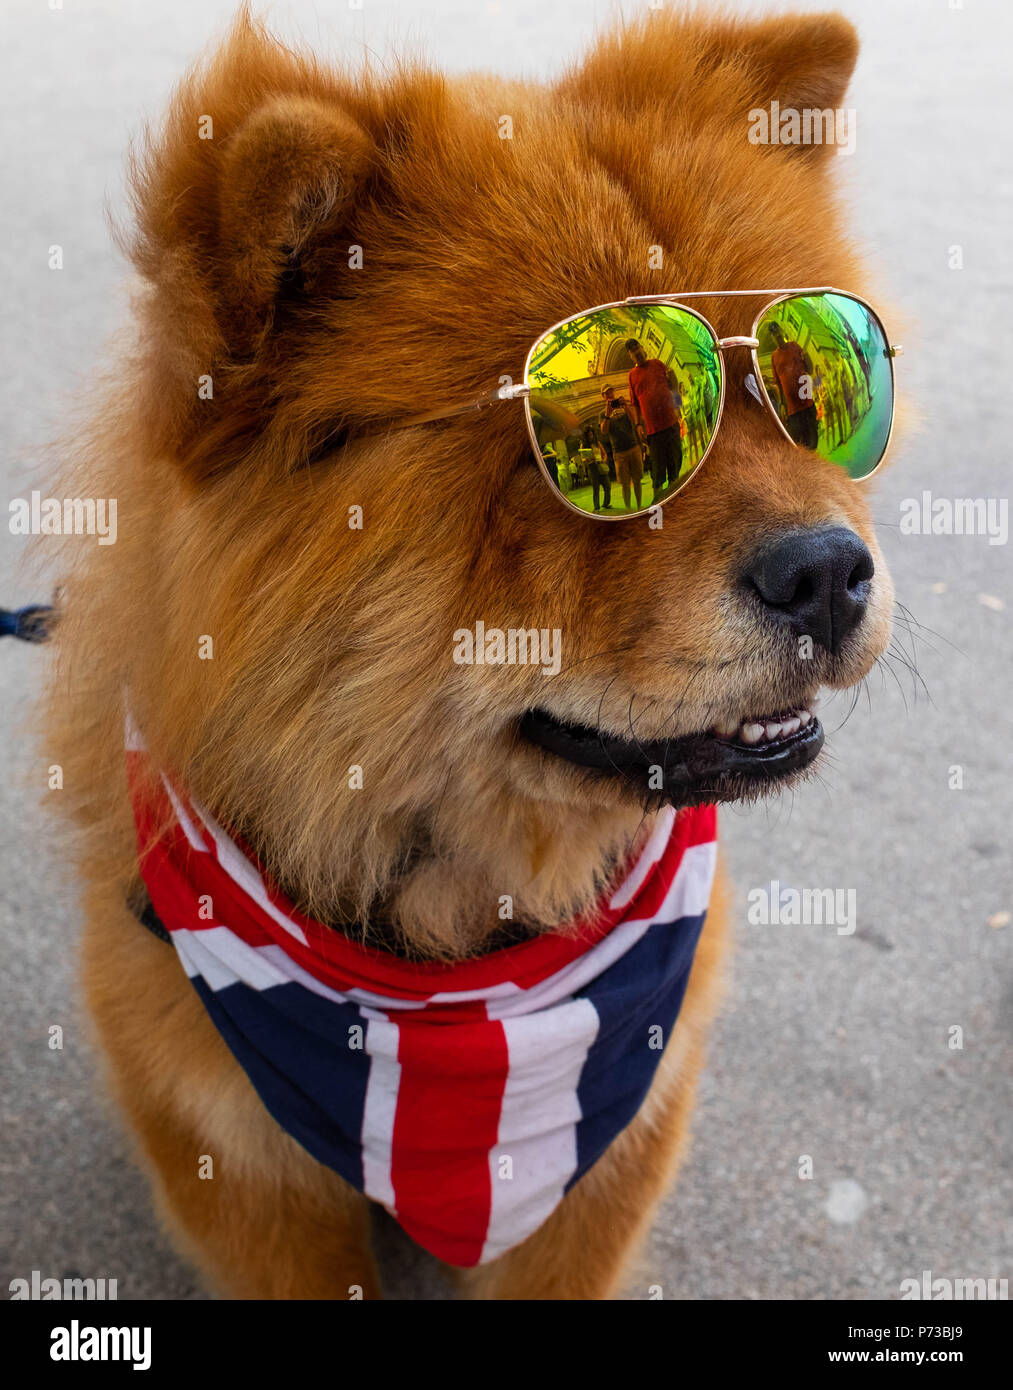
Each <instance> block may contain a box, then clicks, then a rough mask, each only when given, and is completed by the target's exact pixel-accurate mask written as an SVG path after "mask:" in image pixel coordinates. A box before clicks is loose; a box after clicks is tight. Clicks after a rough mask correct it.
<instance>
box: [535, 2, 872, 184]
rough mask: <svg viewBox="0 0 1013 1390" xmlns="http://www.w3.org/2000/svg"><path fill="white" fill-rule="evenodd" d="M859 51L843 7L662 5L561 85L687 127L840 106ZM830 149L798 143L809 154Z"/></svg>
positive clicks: (606, 104)
mask: <svg viewBox="0 0 1013 1390" xmlns="http://www.w3.org/2000/svg"><path fill="white" fill-rule="evenodd" d="M857 57H858V35H857V33H856V31H855V27H854V25H853V24H851V23H849V21H848V20H846V19H845V18H844V16H843V15H840V14H812V15H793V16H784V17H782V18H774V19H765V20H760V21H758V22H754V21H750V20H740V19H730V18H719V19H706V18H702V17H700V16H699V15H695V14H693V12H691V11H690V12H677V13H674V14H673V13H668V12H665V11H659V12H657V13H651V14H648V15H647V16H645V17H644V18H643V19H641V20H640V21H638V22H637V23H635V24H632V25H630V26H624V27H622V28H619V29H617V30H615V31H613V32H612V33H609V34H606V35H605V36H604V37H603V38H602V39H601V40H599V42H598V44H597V45H596V47H595V48H594V49H593V51H592V52H591V54H590V55H589V57H588V58H587V59H586V60H585V61H584V62H583V63H581V64H580V66H579V67H578V68H577V69H576V70H574V71H573V72H571V73H570V74H569V75H568V76H567V77H565V78H564V79H563V81H562V82H561V83H560V84H559V91H560V92H561V93H562V94H563V95H565V96H567V97H570V98H571V99H575V100H577V101H578V102H580V104H581V105H583V106H587V107H590V108H598V109H605V110H607V111H610V112H613V113H614V112H616V111H619V112H620V113H628V114H629V115H630V116H633V117H636V118H640V119H645V118H646V119H650V118H652V117H653V118H655V119H656V120H657V121H658V122H659V124H660V126H661V127H662V128H663V127H664V124H665V122H666V121H667V120H671V121H675V122H676V123H677V124H678V126H679V127H681V128H683V129H690V130H691V129H692V128H693V127H694V126H696V127H704V126H714V125H720V126H722V127H725V128H727V127H728V125H729V124H730V123H732V122H741V129H742V131H743V136H744V137H745V135H746V132H747V129H748V127H747V118H748V113H749V112H750V111H751V110H755V109H756V108H769V106H770V103H771V102H772V101H777V102H779V103H780V106H781V108H782V110H787V109H789V108H790V109H793V110H797V111H803V110H819V111H824V110H827V109H834V110H836V108H838V107H839V106H840V103H841V102H842V100H843V98H844V94H845V92H846V91H847V87H848V82H849V81H850V79H851V74H852V72H853V71H854V67H855V62H856V60H857ZM823 148H825V147H817V146H812V145H808V146H807V145H800V146H798V147H794V148H793V149H792V153H797V154H801V155H802V156H803V157H805V158H810V157H812V156H813V155H814V154H817V153H819V152H821V151H822V149H823Z"/></svg>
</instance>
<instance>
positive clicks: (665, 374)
mask: <svg viewBox="0 0 1013 1390" xmlns="http://www.w3.org/2000/svg"><path fill="white" fill-rule="evenodd" d="M626 351H627V352H628V353H629V355H630V357H631V359H632V361H633V367H632V368H631V370H630V374H629V377H628V378H627V381H628V384H629V388H630V404H631V405H632V406H633V413H634V416H635V418H636V422H637V427H638V429H639V431H640V434H641V436H642V438H643V439H644V442H645V443H646V445H647V452H648V454H649V455H650V458H651V482H652V483H653V484H654V500H655V501H657V500H658V497H659V495H660V494H661V493H662V492H663V491H664V490H665V489H666V487H667V488H669V489H671V488H674V487H675V485H676V483H677V482H678V479H679V469H680V468H681V467H682V435H681V433H680V431H679V420H680V419H681V417H682V396H681V395H680V394H679V387H678V383H677V381H676V378H675V373H674V372H673V371H672V369H671V368H670V367H666V366H665V364H664V363H663V362H662V361H661V359H660V358H659V357H648V356H647V353H646V352H645V351H644V349H643V346H642V344H641V343H639V342H638V341H637V339H636V338H628V339H627V340H626ZM666 479H667V483H666Z"/></svg>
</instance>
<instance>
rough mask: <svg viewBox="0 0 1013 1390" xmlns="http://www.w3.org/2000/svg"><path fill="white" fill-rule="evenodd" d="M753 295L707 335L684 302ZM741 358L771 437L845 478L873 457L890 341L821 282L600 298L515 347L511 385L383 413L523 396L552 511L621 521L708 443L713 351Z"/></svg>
mask: <svg viewBox="0 0 1013 1390" xmlns="http://www.w3.org/2000/svg"><path fill="white" fill-rule="evenodd" d="M726 298H738V299H743V298H745V299H754V300H755V299H762V300H764V301H765V303H764V306H763V308H762V309H761V310H760V311H759V313H758V314H757V315H756V317H755V318H754V320H753V324H752V329H751V332H750V333H749V335H748V336H743V337H727V338H719V337H718V335H717V333H716V332H715V331H714V329H713V328H712V326H711V325H710V324H709V323H708V322H707V320H706V319H705V318H704V316H703V315H702V314H699V313H697V312H696V310H695V309H693V308H691V307H689V306H688V305H687V304H686V303H685V302H684V301H685V300H689V299H726ZM734 348H744V349H748V350H749V352H750V353H751V355H752V361H753V373H752V377H751V378H750V377H749V376H747V377H746V380H745V384H746V386H747V387H748V388H750V390H751V392H752V394H753V395H754V396H755V397H756V399H757V400H758V401H760V403H761V404H764V405H766V407H767V409H768V410H769V411H770V413H771V415H772V416H773V417H774V420H775V421H776V423H777V428H778V429H779V430H780V431H781V433H782V434H783V435H784V436H785V437H786V438H787V439H789V440H790V441H791V443H792V444H794V445H796V446H797V447H798V448H799V449H801V450H803V451H804V450H809V451H811V452H812V453H815V454H818V455H819V456H820V457H821V458H823V459H825V460H827V461H828V462H830V463H833V464H836V465H838V466H839V467H840V468H842V469H844V471H845V472H846V473H847V474H848V476H849V477H850V478H852V479H854V480H855V481H858V480H860V479H862V478H868V477H869V476H870V474H872V473H874V472H875V471H876V469H877V468H878V467H879V465H880V464H881V463H882V461H883V459H884V457H885V455H886V451H887V447H888V446H889V443H890V434H891V432H892V429H893V417H894V370H893V359H894V358H895V357H897V356H899V354H900V353H901V352H902V351H903V349H902V348H901V346H900V344H899V343H894V344H891V343H890V341H889V338H888V337H887V333H886V330H885V328H884V327H883V324H882V322H881V320H880V318H879V315H878V314H877V313H876V311H875V310H874V309H873V308H872V306H871V305H870V304H867V303H866V301H865V300H864V299H860V298H858V296H857V295H853V294H847V293H845V292H843V291H841V290H836V289H833V288H830V287H828V286H820V287H817V288H812V289H781V290H694V291H692V292H690V293H680V294H671V295H644V296H634V297H632V298H629V299H625V300H621V301H617V302H616V303H614V304H600V305H598V306H597V307H596V308H594V309H587V310H585V311H584V312H583V313H581V314H575V315H573V316H572V317H571V318H567V319H563V320H562V322H560V323H557V324H555V325H554V326H553V327H552V328H550V329H548V330H547V331H546V332H545V333H543V334H542V335H541V337H539V338H538V339H537V341H536V342H535V344H534V346H533V347H532V348H531V350H530V352H529V353H528V357H527V361H526V362H525V365H524V383H523V385H521V386H507V387H503V388H501V389H500V390H498V391H494V392H491V393H490V394H488V395H486V396H483V397H481V398H480V399H478V400H472V401H469V402H467V403H464V404H461V405H458V406H451V407H449V408H447V409H437V410H431V411H428V412H426V413H425V414H422V415H413V416H410V417H402V418H401V419H400V420H397V421H391V422H390V423H389V424H388V426H387V428H404V427H406V426H411V425H421V424H427V423H429V422H431V421H435V420H446V419H450V418H452V417H454V416H459V415H464V414H469V413H473V412H476V411H480V410H485V409H487V408H488V407H489V406H492V405H495V404H497V403H498V402H501V401H515V400H523V401H524V408H525V412H526V415H527V423H528V433H529V435H530V437H531V445H532V449H533V450H534V454H535V458H536V460H537V462H538V466H539V467H540V469H541V471H542V473H543V475H544V478H545V481H546V482H547V483H548V485H549V487H550V488H551V489H552V491H553V492H554V493H555V494H556V496H557V497H558V498H559V500H560V501H561V502H562V503H563V505H564V506H566V507H568V508H569V509H570V510H571V511H575V512H580V513H581V515H583V516H586V517H588V518H589V519H592V520H595V521H625V520H628V519H630V518H632V517H637V516H642V515H643V514H644V513H645V512H650V511H651V510H652V509H653V508H654V507H655V506H663V505H664V504H665V503H667V502H669V501H671V499H672V498H673V497H675V496H676V495H677V494H678V493H679V492H681V490H682V489H683V488H684V487H685V486H686V484H687V483H688V482H689V481H690V479H691V478H693V477H695V475H696V474H697V472H698V471H699V469H700V467H701V465H702V464H703V463H704V461H705V459H706V458H707V455H708V454H709V453H710V451H711V448H712V447H713V445H714V441H715V439H716V437H717V433H718V427H719V426H720V423H721V415H722V411H723V410H724V404H725V390H726V371H725V354H726V353H727V352H728V351H729V350H731V349H734Z"/></svg>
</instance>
